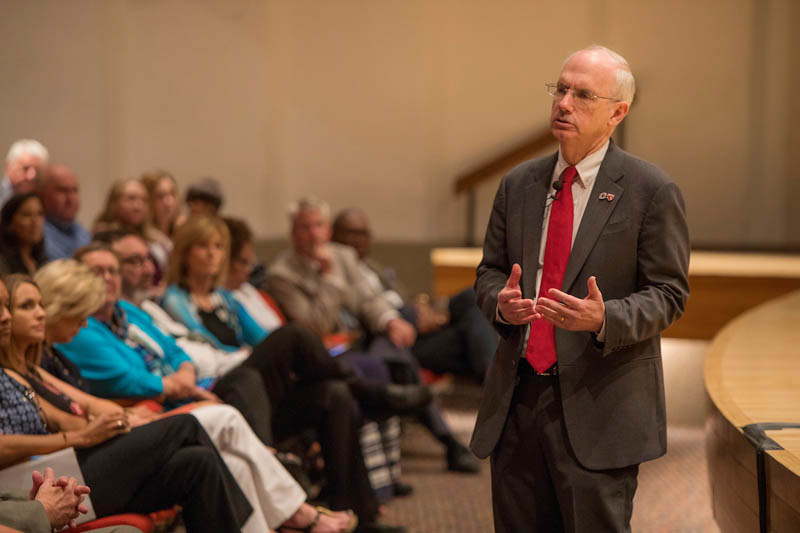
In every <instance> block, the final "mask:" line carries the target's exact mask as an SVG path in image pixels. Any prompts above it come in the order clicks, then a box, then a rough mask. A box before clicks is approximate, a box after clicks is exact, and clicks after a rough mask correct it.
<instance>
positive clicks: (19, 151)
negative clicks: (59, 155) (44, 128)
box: [6, 139, 50, 164]
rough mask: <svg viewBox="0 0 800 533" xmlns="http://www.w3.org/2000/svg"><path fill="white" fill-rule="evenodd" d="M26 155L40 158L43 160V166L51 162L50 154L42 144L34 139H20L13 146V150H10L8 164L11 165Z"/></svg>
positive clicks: (7, 156) (7, 157) (7, 158)
mask: <svg viewBox="0 0 800 533" xmlns="http://www.w3.org/2000/svg"><path fill="white" fill-rule="evenodd" d="M24 154H30V155H33V156H36V157H38V158H39V159H41V160H42V163H43V164H47V162H48V161H49V160H50V153H49V152H48V151H47V148H45V147H44V145H43V144H42V143H40V142H39V141H36V140H34V139H19V140H17V141H14V144H12V145H11V148H9V149H8V155H6V163H11V162H12V161H15V160H16V159H19V158H20V157H22V156H23V155H24Z"/></svg>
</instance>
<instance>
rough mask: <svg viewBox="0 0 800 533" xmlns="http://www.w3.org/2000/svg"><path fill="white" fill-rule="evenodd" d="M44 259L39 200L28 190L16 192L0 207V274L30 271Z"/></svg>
mask: <svg viewBox="0 0 800 533" xmlns="http://www.w3.org/2000/svg"><path fill="white" fill-rule="evenodd" d="M44 263H45V255H44V208H43V207H42V202H41V201H40V200H39V197H38V196H36V194H35V193H32V192H29V193H23V194H17V195H16V196H13V197H12V198H11V199H10V200H9V201H8V202H6V204H5V205H4V206H3V209H2V211H0V274H2V275H6V274H33V273H34V272H35V271H36V269H37V268H39V267H40V266H42V265H43V264H44Z"/></svg>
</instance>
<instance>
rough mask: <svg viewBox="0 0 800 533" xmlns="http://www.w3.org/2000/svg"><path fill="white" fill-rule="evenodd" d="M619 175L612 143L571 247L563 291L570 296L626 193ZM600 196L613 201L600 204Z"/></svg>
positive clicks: (618, 159)
mask: <svg viewBox="0 0 800 533" xmlns="http://www.w3.org/2000/svg"><path fill="white" fill-rule="evenodd" d="M622 175H623V172H622V157H621V154H620V152H619V148H617V147H616V146H615V145H614V143H613V141H612V143H611V145H610V146H609V147H608V152H607V153H606V157H605V159H604V160H603V163H602V165H601V166H600V170H599V172H598V173H597V178H596V179H595V182H594V187H593V188H592V192H591V193H589V201H588V203H587V204H586V210H585V211H584V212H583V218H582V219H581V225H580V227H579V228H578V234H577V235H576V236H575V242H574V243H573V244H572V251H571V252H570V254H569V262H568V263H567V270H566V272H564V283H563V284H562V289H561V290H562V291H564V292H567V293H569V292H570V289H571V288H572V284H573V283H575V279H576V277H577V276H578V273H579V272H580V270H581V268H582V267H583V264H584V263H585V262H586V258H587V257H589V252H591V251H592V248H594V245H595V243H596V242H597V238H598V237H599V236H600V232H601V231H602V230H603V227H604V226H605V225H606V222H608V218H609V217H610V216H611V213H612V212H613V211H614V208H616V207H617V204H619V202H620V199H621V198H622V194H623V193H624V192H625V189H624V188H623V187H622V186H621V185H619V183H617V182H618V181H619V179H620V178H621V177H622ZM603 192H605V193H612V194H614V200H613V201H610V202H609V201H606V200H600V199H599V195H600V193H603Z"/></svg>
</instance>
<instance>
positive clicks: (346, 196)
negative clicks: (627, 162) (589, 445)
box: [0, 0, 800, 246]
mask: <svg viewBox="0 0 800 533" xmlns="http://www.w3.org/2000/svg"><path fill="white" fill-rule="evenodd" d="M755 5H757V6H758V10H757V11H756V10H754V8H753V6H755ZM0 9H2V11H1V12H2V15H3V16H2V17H0V45H1V46H2V49H3V53H2V54H0V76H2V79H3V91H0V113H1V114H0V117H2V118H1V119H0V146H8V145H9V144H10V142H11V141H12V140H13V139H15V138H17V137H20V136H32V137H35V138H38V139H40V140H42V141H43V142H44V143H45V144H47V145H48V147H49V148H50V149H51V151H52V154H53V157H54V159H56V160H59V161H64V162H67V163H68V164H71V165H72V166H74V167H75V168H76V169H77V171H78V172H79V174H80V176H81V178H82V184H83V193H82V198H83V201H84V207H85V209H84V211H83V214H82V218H83V219H84V220H85V221H89V220H90V219H91V218H92V215H93V214H94V213H95V212H97V210H98V209H99V208H100V205H101V203H102V198H103V196H104V194H105V191H106V190H107V188H108V185H109V183H110V182H111V181H112V180H114V179H116V178H118V177H122V176H125V175H129V174H138V173H139V172H141V171H143V170H145V169H147V168H150V167H153V166H161V167H165V168H168V169H170V170H172V171H173V172H174V173H175V174H176V175H177V177H178V179H179V181H180V183H181V185H185V184H186V183H188V182H189V181H191V180H192V179H194V178H196V177H198V176H201V175H207V174H210V175H215V176H218V177H222V178H224V180H225V190H226V194H227V196H228V201H227V203H226V207H225V210H226V211H228V212H233V213H237V214H240V215H244V216H246V217H247V218H248V219H249V220H250V221H251V223H252V224H253V225H254V226H255V229H256V231H257V233H258V235H259V236H260V237H264V238H275V237H279V236H282V235H283V234H284V233H285V228H286V225H285V220H284V208H285V205H286V204H287V203H288V202H289V201H290V200H291V199H294V198H296V197H297V196H299V195H302V194H307V193H309V192H312V191H313V192H316V193H317V194H318V195H319V196H322V197H324V198H327V199H328V200H330V202H331V203H332V204H333V207H334V208H340V207H345V206H347V205H353V204H357V205H362V206H365V207H366V208H367V209H368V211H369V212H370V214H371V215H372V218H373V223H374V226H375V230H376V233H377V235H378V237H379V238H381V239H383V240H390V241H392V240H394V241H413V242H421V241H436V242H457V241H458V240H459V239H461V238H462V237H463V235H464V234H465V228H464V219H465V200H464V198H456V197H454V196H453V195H452V192H451V180H452V178H453V177H454V176H455V175H457V174H458V173H459V172H462V171H464V170H466V169H468V168H470V167H472V166H473V165H474V164H476V163H478V162H480V161H482V160H483V159H484V158H486V157H489V156H492V155H493V154H495V153H497V151H498V150H501V149H503V148H504V147H507V146H510V145H513V144H514V143H515V142H517V141H518V140H519V139H520V138H522V137H523V136H525V135H527V134H529V133H530V132H532V131H536V130H538V129H539V128H541V127H542V126H543V125H544V124H545V121H546V117H547V114H548V107H549V101H548V97H547V96H546V95H545V94H544V90H543V84H544V83H545V82H547V81H551V80H553V79H555V77H556V76H557V72H558V68H559V65H560V63H561V60H562V59H563V57H564V56H565V55H566V54H567V53H568V52H569V51H571V50H573V49H576V48H578V47H581V46H584V45H586V44H589V43H592V42H601V43H604V44H607V45H608V46H610V47H612V48H615V49H617V50H618V51H620V52H621V53H622V54H623V55H625V56H626V57H627V58H628V59H629V60H630V62H631V64H632V66H633V68H634V72H635V74H636V75H637V78H638V81H639V84H640V88H641V92H640V97H639V99H638V102H637V104H636V106H635V108H634V111H633V113H632V114H631V116H630V117H629V119H628V120H629V124H628V139H629V145H628V146H629V148H630V150H631V151H633V152H635V153H637V154H639V155H641V156H642V157H645V158H646V159H649V160H651V161H653V162H655V163H657V164H659V165H660V166H662V167H663V168H665V169H666V170H667V171H669V172H670V173H671V174H672V175H673V177H674V178H675V179H676V180H677V181H678V183H679V184H680V185H681V186H682V188H683V190H684V193H685V196H686V199H687V204H688V207H689V220H690V226H691V231H692V236H693V238H694V239H695V241H696V242H700V243H705V244H708V243H711V244H717V245H723V246H724V245H739V244H745V245H758V244H759V243H764V244H769V245H790V244H794V245H797V244H800V238H799V237H797V236H796V234H795V233H796V232H794V231H793V228H794V227H796V226H797V225H798V223H799V222H800V215H798V214H797V213H798V210H797V209H796V208H794V205H793V202H792V201H791V199H792V197H796V195H797V193H798V192H800V189H798V187H800V186H798V180H797V179H793V178H796V177H797V168H798V155H797V149H796V147H797V146H798V140H800V139H798V134H797V133H796V131H795V129H794V128H792V127H791V126H792V125H793V124H795V123H797V122H798V119H800V109H798V100H797V98H796V97H795V96H794V88H796V87H798V86H799V85H798V83H797V82H798V69H797V66H798V65H797V59H796V54H794V57H793V55H792V53H790V51H791V50H796V49H797V44H798V37H797V36H796V35H795V32H793V28H796V27H798V26H800V7H798V3H797V2H795V1H793V0H705V1H696V0H674V1H667V2H649V1H640V0H604V1H601V0H569V1H563V2H546V1H522V0H519V1H511V0H506V1H496V2H482V1H461V0H439V1H399V0H398V1H389V0H378V1H368V0H351V1H345V0H337V1H323V0H316V1H311V0H307V1H303V0H293V1H290V0H271V1H266V0H265V1H257V0H227V1H222V0H214V1H212V0H160V1H156V0H83V1H76V0H72V1H70V2H63V1H59V0H52V1H43V0H38V1H35V0H29V1H25V2H21V1H12V0H5V1H2V2H0ZM495 187H496V182H495V183H488V184H487V185H485V186H484V187H482V188H481V190H480V197H479V201H478V206H479V214H478V223H477V225H479V226H481V228H482V227H483V225H484V224H485V220H486V217H487V216H488V209H489V205H490V202H491V197H492V195H493V193H494V188H495ZM478 233H479V234H480V233H482V229H480V230H479V232H478Z"/></svg>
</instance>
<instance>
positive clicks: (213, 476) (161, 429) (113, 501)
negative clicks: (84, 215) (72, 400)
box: [0, 276, 252, 531]
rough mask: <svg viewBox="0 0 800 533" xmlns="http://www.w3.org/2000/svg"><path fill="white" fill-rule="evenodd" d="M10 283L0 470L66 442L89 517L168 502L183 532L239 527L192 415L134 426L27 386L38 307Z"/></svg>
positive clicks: (243, 504)
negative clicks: (88, 502) (86, 489)
mask: <svg viewBox="0 0 800 533" xmlns="http://www.w3.org/2000/svg"><path fill="white" fill-rule="evenodd" d="M9 283H10V285H11V295H10V297H9V292H8V291H7V290H6V286H5V285H4V284H3V283H0V433H2V435H3V446H2V447H0V467H5V466H9V465H11V464H14V463H17V462H19V461H21V460H25V459H27V458H28V457H30V456H31V455H42V454H47V453H52V452H55V451H58V450H61V449H64V448H68V447H74V448H75V452H76V455H77V459H78V464H79V466H80V468H81V473H82V474H83V478H84V479H85V480H86V482H87V484H88V485H89V486H91V487H92V488H93V493H92V504H93V506H94V510H95V513H96V514H97V516H100V517H102V516H107V515H111V514H118V513H121V512H136V513H149V512H153V511H157V510H159V509H164V508H169V507H172V506H173V505H176V504H177V505H181V506H182V507H183V517H184V523H185V524H186V529H187V531H209V530H212V531H238V530H239V528H240V527H241V526H242V524H244V522H245V521H246V520H247V518H248V516H249V515H250V514H251V512H252V508H251V507H250V505H249V504H248V502H247V499H246V498H245V496H244V494H243V493H242V491H241V490H240V488H239V486H238V485H237V484H236V481H235V480H234V479H233V477H232V476H231V474H230V472H229V471H228V469H227V467H226V466H225V464H224V463H223V462H222V459H221V458H220V456H219V454H218V453H217V451H216V449H215V448H214V445H213V443H212V442H211V440H210V439H209V438H208V435H206V433H205V431H203V428H202V427H201V426H200V425H199V424H198V422H197V420H196V419H195V418H194V417H192V416H189V415H176V416H172V417H168V418H165V419H163V420H157V421H155V422H151V423H149V424H145V425H140V426H136V427H134V426H133V422H135V420H134V419H129V418H128V416H127V414H126V413H125V411H121V410H120V411H118V412H115V413H110V412H107V413H103V414H100V415H99V416H97V417H95V418H94V419H93V420H92V421H91V422H88V421H87V420H86V418H84V417H83V416H76V415H73V414H69V413H67V412H65V411H63V410H61V409H59V408H56V407H55V406H54V405H53V404H51V403H50V402H49V401H47V400H46V399H44V398H42V397H40V396H39V395H37V394H36V393H35V392H34V391H33V389H32V388H31V384H30V383H29V382H28V380H27V379H26V378H25V377H24V374H27V373H29V372H30V371H31V368H30V363H29V361H33V360H34V359H35V358H36V357H37V354H38V353H39V350H40V348H41V343H42V340H43V339H44V334H45V325H44V311H43V309H42V307H41V305H40V303H39V301H38V291H37V290H36V287H35V285H33V284H32V283H30V282H29V281H26V280H25V277H24V276H11V277H10V278H9ZM9 311H10V312H9ZM12 315H13V320H12ZM153 480H158V482H154V481H153ZM209 528H210V529H209Z"/></svg>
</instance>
